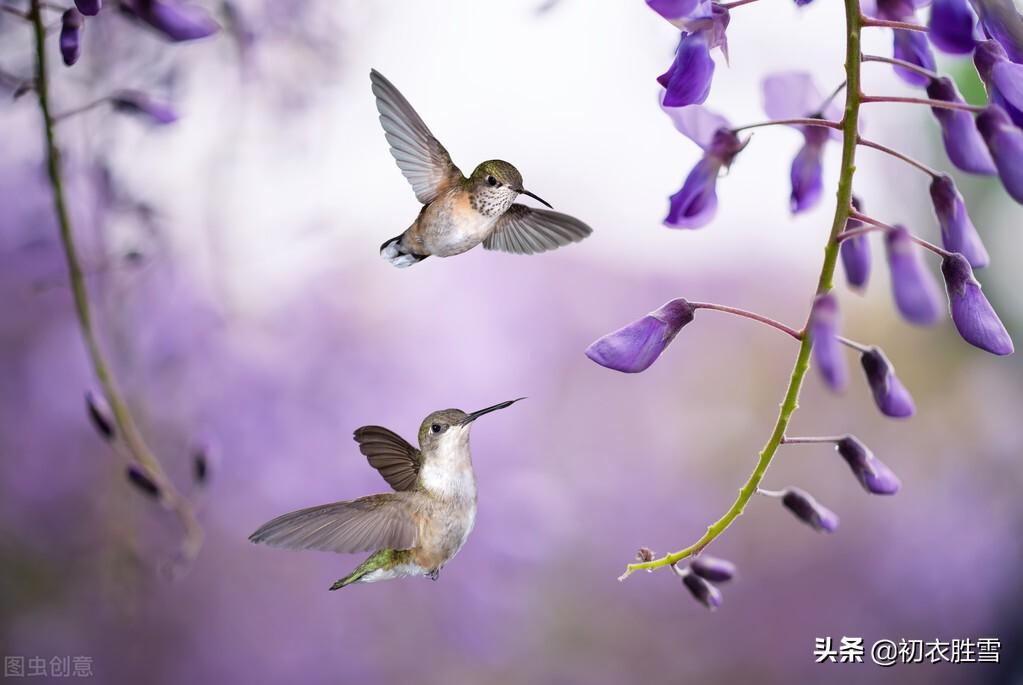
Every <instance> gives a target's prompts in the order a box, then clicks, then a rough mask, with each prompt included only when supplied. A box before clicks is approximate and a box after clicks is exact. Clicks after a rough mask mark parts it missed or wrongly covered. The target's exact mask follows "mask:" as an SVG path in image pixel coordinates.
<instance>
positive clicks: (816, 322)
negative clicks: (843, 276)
mask: <svg viewBox="0 0 1023 685" xmlns="http://www.w3.org/2000/svg"><path fill="white" fill-rule="evenodd" d="M838 320H839V317H838V300H836V299H835V296H834V295H833V294H831V293H825V294H823V295H818V296H817V298H816V299H815V300H814V303H813V307H812V308H811V310H810V339H811V341H812V343H813V360H814V364H815V365H816V366H817V369H818V370H819V371H820V372H821V377H822V378H823V379H824V383H825V384H826V385H827V386H828V387H829V388H831V389H832V390H834V391H836V392H837V391H841V390H844V389H845V386H846V382H847V380H848V373H847V371H846V365H845V353H844V352H843V350H842V344H841V343H840V342H838V337H837V336H838Z"/></svg>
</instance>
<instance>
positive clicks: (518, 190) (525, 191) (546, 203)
mask: <svg viewBox="0 0 1023 685" xmlns="http://www.w3.org/2000/svg"><path fill="white" fill-rule="evenodd" d="M512 190H514V191H515V192H516V193H520V194H521V195H528V196H529V197H531V198H533V199H534V200H536V201H537V202H541V203H543V204H545V205H547V206H548V207H550V208H551V209H554V207H551V203H550V202H548V201H547V200H545V199H543V198H542V197H540V196H539V195H534V194H533V193H531V192H529V191H528V190H526V189H525V188H512ZM512 401H513V402H518V400H512Z"/></svg>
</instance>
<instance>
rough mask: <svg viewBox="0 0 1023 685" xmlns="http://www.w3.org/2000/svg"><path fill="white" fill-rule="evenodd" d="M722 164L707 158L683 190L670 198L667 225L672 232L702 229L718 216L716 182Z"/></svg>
mask: <svg viewBox="0 0 1023 685" xmlns="http://www.w3.org/2000/svg"><path fill="white" fill-rule="evenodd" d="M720 170H721V163H720V162H719V161H718V160H716V159H714V158H712V157H704V158H703V159H701V160H700V161H699V162H698V163H697V164H696V166H695V167H693V170H692V171H690V172H689V176H687V177H686V181H685V183H684V184H683V185H682V189H681V190H679V191H678V192H677V193H675V194H674V195H672V196H671V198H670V200H669V206H668V216H666V217H665V218H664V225H665V226H668V227H669V228H700V227H701V226H706V225H707V224H708V223H710V221H711V219H713V218H714V214H715V213H716V212H717V207H718V196H717V180H718V172H719V171H720Z"/></svg>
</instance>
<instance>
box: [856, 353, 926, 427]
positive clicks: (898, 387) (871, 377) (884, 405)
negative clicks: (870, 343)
mask: <svg viewBox="0 0 1023 685" xmlns="http://www.w3.org/2000/svg"><path fill="white" fill-rule="evenodd" d="M860 364H861V365H862V366H863V372H864V374H866V377H867V385H869V386H870V391H871V393H872V394H873V395H874V403H875V404H877V408H878V409H879V410H881V413H882V414H884V415H885V416H890V417H892V418H896V419H903V418H906V417H908V416H912V415H913V412H914V411H916V407H915V406H914V404H913V397H912V395H910V394H909V391H908V390H906V386H904V385H903V384H902V381H900V380H899V377H898V376H896V375H895V367H893V366H892V363H891V362H890V361H888V357H886V356H885V354H884V352H882V351H881V348H879V347H871V348H870V349H868V350H867V351H866V352H864V353H863V354H862V355H861V356H860Z"/></svg>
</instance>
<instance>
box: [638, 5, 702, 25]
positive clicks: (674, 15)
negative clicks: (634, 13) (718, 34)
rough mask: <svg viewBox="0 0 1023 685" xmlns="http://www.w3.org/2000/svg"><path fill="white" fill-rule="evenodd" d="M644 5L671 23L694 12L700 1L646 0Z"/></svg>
mask: <svg viewBox="0 0 1023 685" xmlns="http://www.w3.org/2000/svg"><path fill="white" fill-rule="evenodd" d="M646 4H647V5H648V6H649V7H650V9H652V10H653V11H654V12H657V13H658V14H659V15H661V16H662V17H664V18H665V19H667V20H669V21H671V20H673V19H681V18H683V17H688V16H690V15H691V14H692V13H693V12H694V11H696V8H697V7H698V6H699V4H700V0H646Z"/></svg>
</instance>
